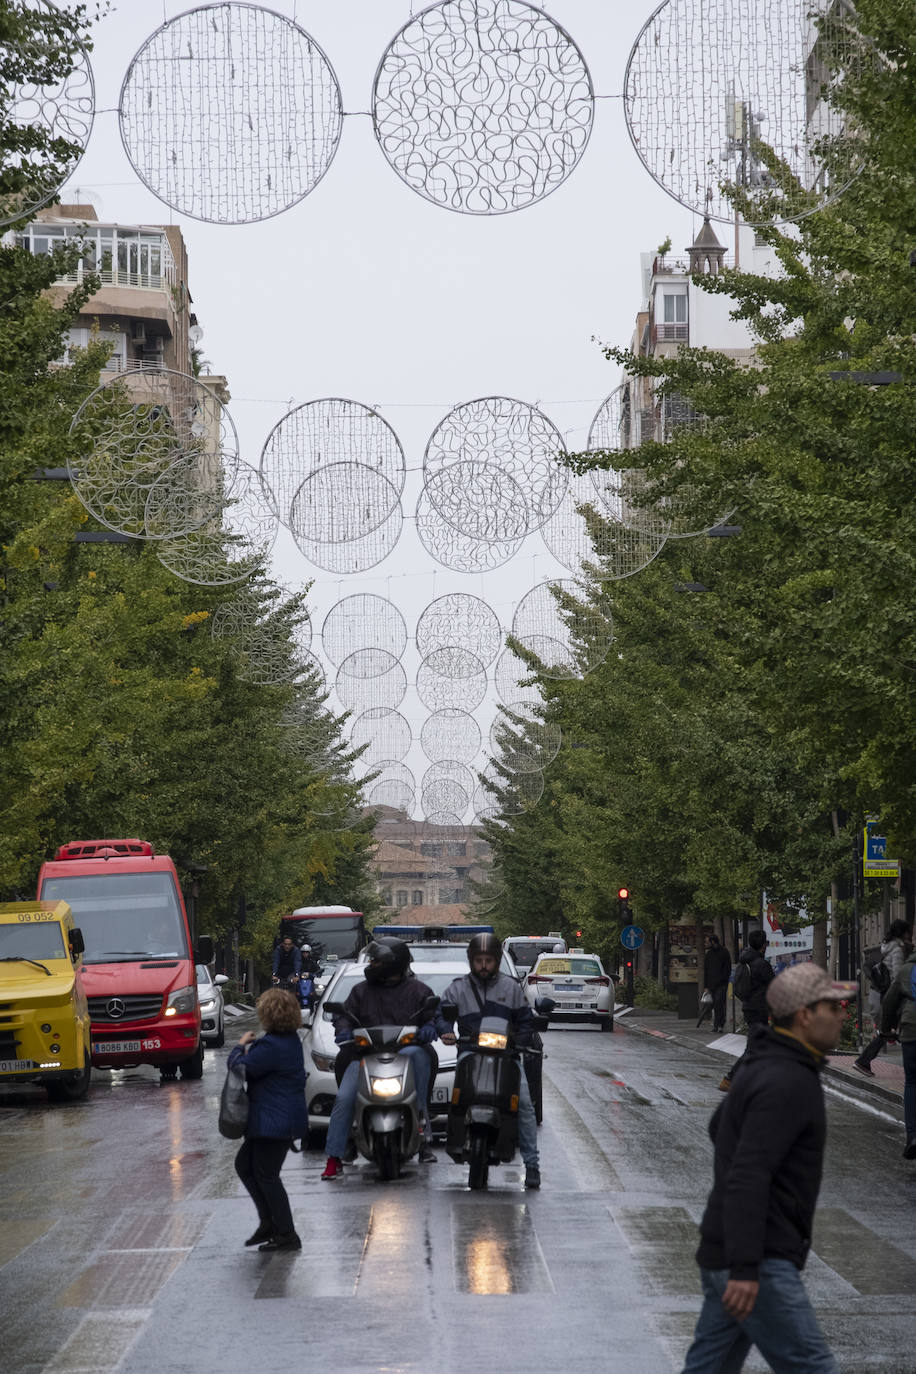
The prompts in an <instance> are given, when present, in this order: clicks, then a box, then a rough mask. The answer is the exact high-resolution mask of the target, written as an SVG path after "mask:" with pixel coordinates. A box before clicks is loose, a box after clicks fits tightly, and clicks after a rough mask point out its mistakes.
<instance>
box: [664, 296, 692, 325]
mask: <svg viewBox="0 0 916 1374" xmlns="http://www.w3.org/2000/svg"><path fill="white" fill-rule="evenodd" d="M662 319H663V320H664V322H665V324H686V323H687V297H686V295H677V296H675V295H674V294H673V293H672V292H671V291H665V292H663V294H662Z"/></svg>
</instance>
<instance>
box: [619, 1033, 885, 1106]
mask: <svg viewBox="0 0 916 1374" xmlns="http://www.w3.org/2000/svg"><path fill="white" fill-rule="evenodd" d="M614 1030H615V1031H617V1030H624V1031H635V1032H636V1033H637V1035H645V1036H648V1037H650V1038H651V1039H653V1040H662V1039H664V1040H668V1041H671V1042H672V1043H673V1044H675V1045H678V1046H680V1048H681V1049H685V1050H693V1051H694V1052H695V1053H696V1054H701V1055H703V1056H704V1057H705V1058H706V1059H719V1060H722V1059H727V1060H729V1061H730V1062H732V1063H733V1062H734V1060H733V1059H732V1056H731V1055H730V1054H726V1053H725V1052H724V1050H717V1049H714V1048H713V1047H712V1046H711V1045H698V1044H697V1043H696V1041H694V1040H688V1039H687V1037H686V1036H681V1035H673V1034H672V1033H671V1032H670V1031H666V1030H652V1029H651V1028H650V1027H649V1026H644V1025H640V1024H639V1023H638V1022H636V1021H631V1020H630V1019H629V1017H628V1018H627V1019H626V1020H625V1021H617V1020H615V1024H614ZM821 1072H822V1073H823V1074H824V1076H825V1077H826V1078H832V1079H833V1080H834V1081H835V1082H837V1083H845V1084H846V1086H847V1087H852V1088H858V1089H859V1091H860V1092H863V1093H866V1094H867V1095H869V1096H871V1097H880V1098H881V1099H882V1100H883V1101H884V1102H891V1103H893V1104H894V1106H896V1107H901V1106H902V1105H903V1093H902V1092H897V1090H896V1089H895V1088H888V1087H885V1085H884V1084H883V1083H872V1082H870V1081H869V1080H868V1079H867V1078H864V1077H863V1078H862V1080H861V1082H860V1081H859V1075H858V1074H857V1075H856V1077H855V1078H853V1077H852V1075H851V1074H850V1073H848V1072H847V1071H846V1070H845V1069H839V1068H837V1067H836V1066H835V1065H833V1064H825V1065H824V1068H823V1069H822V1070H821Z"/></svg>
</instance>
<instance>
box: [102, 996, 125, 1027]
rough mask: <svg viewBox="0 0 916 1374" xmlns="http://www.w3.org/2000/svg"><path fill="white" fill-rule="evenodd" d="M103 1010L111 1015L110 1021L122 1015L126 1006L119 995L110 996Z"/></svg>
mask: <svg viewBox="0 0 916 1374" xmlns="http://www.w3.org/2000/svg"><path fill="white" fill-rule="evenodd" d="M105 1010H106V1011H107V1012H108V1015H109V1016H110V1017H111V1019H112V1021H117V1020H119V1018H120V1017H122V1016H123V1015H124V1013H125V1011H126V1010H127V1008H126V1007H125V1005H124V1003H123V1002H122V1001H121V999H120V997H112V998H111V999H110V1000H109V1001H108V1003H107V1004H106V1006H105Z"/></svg>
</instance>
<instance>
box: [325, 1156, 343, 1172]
mask: <svg viewBox="0 0 916 1374" xmlns="http://www.w3.org/2000/svg"><path fill="white" fill-rule="evenodd" d="M342 1176H343V1164H342V1163H341V1162H340V1160H339V1159H338V1158H337V1156H336V1155H328V1162H327V1164H326V1165H325V1166H324V1173H323V1174H322V1175H321V1177H322V1178H341V1177H342Z"/></svg>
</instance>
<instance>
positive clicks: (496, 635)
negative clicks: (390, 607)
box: [417, 592, 503, 666]
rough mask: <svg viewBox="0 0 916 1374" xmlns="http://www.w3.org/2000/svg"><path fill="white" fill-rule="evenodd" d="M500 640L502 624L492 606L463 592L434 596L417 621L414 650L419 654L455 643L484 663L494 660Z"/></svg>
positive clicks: (500, 643) (499, 646) (423, 654)
mask: <svg viewBox="0 0 916 1374" xmlns="http://www.w3.org/2000/svg"><path fill="white" fill-rule="evenodd" d="M502 642H503V632H502V628H501V626H500V623H499V621H498V619H497V617H496V613H495V611H494V610H493V608H492V607H491V606H488V605H487V603H486V602H485V601H481V599H480V597H479V596H469V595H468V594H467V593H466V592H448V593H447V594H446V595H445V596H440V597H437V598H436V600H435V601H431V602H430V603H429V605H428V606H427V607H426V609H425V611H424V612H423V614H422V615H421V616H420V618H419V620H418V621H417V652H418V653H419V654H420V655H421V656H422V657H425V656H426V655H427V654H429V653H432V651H433V650H434V649H446V648H448V647H449V645H457V646H458V648H460V649H470V651H471V653H472V654H474V655H475V657H476V658H479V659H480V662H481V663H483V664H484V665H485V666H486V665H487V664H489V663H492V662H493V660H494V658H495V657H496V655H497V654H498V653H499V651H500V649H501V648H502Z"/></svg>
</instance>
